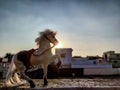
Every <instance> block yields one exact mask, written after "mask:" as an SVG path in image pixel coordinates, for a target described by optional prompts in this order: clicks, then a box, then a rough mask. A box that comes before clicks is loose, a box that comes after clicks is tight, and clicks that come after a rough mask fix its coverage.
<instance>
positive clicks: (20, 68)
mask: <svg viewBox="0 0 120 90" xmlns="http://www.w3.org/2000/svg"><path fill="white" fill-rule="evenodd" d="M15 64H16V66H17V70H18V71H19V74H20V76H21V78H23V79H25V80H27V81H28V82H29V83H30V87H31V88H34V87H35V84H34V82H33V81H32V79H31V78H29V77H28V76H27V75H26V74H25V70H26V67H25V66H24V64H23V63H22V62H20V61H18V60H17V61H16V62H15Z"/></svg>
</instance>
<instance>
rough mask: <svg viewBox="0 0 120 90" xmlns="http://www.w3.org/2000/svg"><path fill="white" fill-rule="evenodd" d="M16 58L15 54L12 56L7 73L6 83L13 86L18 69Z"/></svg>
mask: <svg viewBox="0 0 120 90" xmlns="http://www.w3.org/2000/svg"><path fill="white" fill-rule="evenodd" d="M14 59H15V56H13V57H12V61H11V64H10V65H9V69H8V72H7V74H6V80H5V84H6V85H7V86H11V85H12V83H14V80H13V79H12V77H13V76H14V74H15V71H16V66H15V64H14Z"/></svg>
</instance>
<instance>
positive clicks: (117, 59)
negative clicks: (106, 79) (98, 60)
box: [103, 51, 120, 68]
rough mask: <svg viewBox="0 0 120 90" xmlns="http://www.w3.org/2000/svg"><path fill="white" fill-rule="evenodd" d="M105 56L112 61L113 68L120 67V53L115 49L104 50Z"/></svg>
mask: <svg viewBox="0 0 120 90" xmlns="http://www.w3.org/2000/svg"><path fill="white" fill-rule="evenodd" d="M103 58H104V59H106V60H107V61H108V62H109V63H112V65H113V68H120V53H115V51H108V52H104V53H103Z"/></svg>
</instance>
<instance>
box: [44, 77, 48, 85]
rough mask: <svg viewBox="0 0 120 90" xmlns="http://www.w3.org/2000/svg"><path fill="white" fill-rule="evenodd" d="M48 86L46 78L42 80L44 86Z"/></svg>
mask: <svg viewBox="0 0 120 90" xmlns="http://www.w3.org/2000/svg"><path fill="white" fill-rule="evenodd" d="M47 85H48V81H47V79H46V78H44V86H47Z"/></svg>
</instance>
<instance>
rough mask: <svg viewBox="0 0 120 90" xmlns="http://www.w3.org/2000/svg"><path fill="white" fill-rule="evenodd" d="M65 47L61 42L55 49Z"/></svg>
mask: <svg viewBox="0 0 120 90" xmlns="http://www.w3.org/2000/svg"><path fill="white" fill-rule="evenodd" d="M62 47H63V44H62V43H61V42H59V43H58V44H57V45H56V46H55V48H62Z"/></svg>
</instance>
